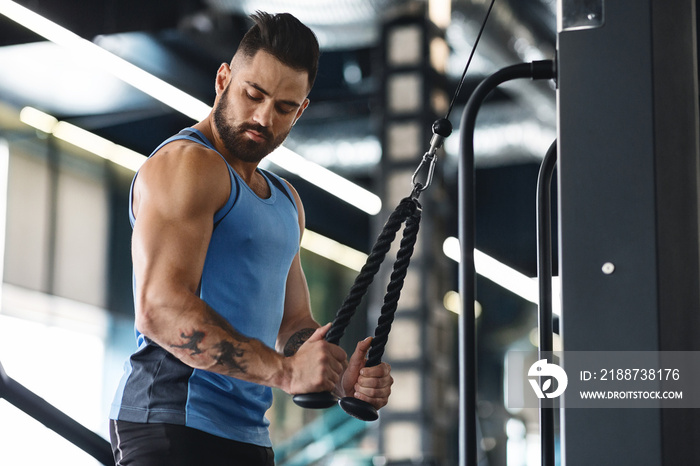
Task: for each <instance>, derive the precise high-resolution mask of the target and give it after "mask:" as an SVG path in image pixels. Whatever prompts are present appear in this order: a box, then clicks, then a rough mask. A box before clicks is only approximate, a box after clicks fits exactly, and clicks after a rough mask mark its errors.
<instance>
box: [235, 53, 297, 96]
mask: <svg viewBox="0 0 700 466" xmlns="http://www.w3.org/2000/svg"><path fill="white" fill-rule="evenodd" d="M239 55H241V56H239ZM231 68H232V70H233V72H234V73H238V72H240V73H241V78H242V79H243V80H244V81H246V82H253V83H255V84H257V85H258V86H261V87H263V88H265V89H266V88H267V87H269V86H274V87H275V88H277V87H279V86H283V87H284V88H285V90H286V91H287V92H295V93H296V92H297V91H298V92H300V93H302V94H303V97H306V96H307V95H308V92H309V91H310V89H309V88H308V82H309V81H308V79H309V73H308V72H307V71H306V70H299V69H296V68H292V67H291V66H289V65H286V64H285V63H283V62H282V61H280V60H279V59H277V58H276V57H275V56H274V55H272V54H270V53H268V52H265V51H264V50H259V51H258V52H256V54H255V55H254V56H252V57H249V56H243V54H236V56H234V59H233V61H232V66H231Z"/></svg>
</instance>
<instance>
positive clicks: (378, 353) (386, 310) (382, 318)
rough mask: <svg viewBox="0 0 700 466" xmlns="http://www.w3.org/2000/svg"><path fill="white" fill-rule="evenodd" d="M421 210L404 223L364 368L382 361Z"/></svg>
mask: <svg viewBox="0 0 700 466" xmlns="http://www.w3.org/2000/svg"><path fill="white" fill-rule="evenodd" d="M420 219H421V210H420V209H416V210H415V211H414V212H413V214H412V215H411V216H410V217H409V218H408V220H407V221H406V228H404V230H403V238H402V239H401V246H400V248H399V251H398V253H396V262H394V269H393V271H392V273H391V277H390V281H389V285H388V286H387V290H386V294H385V295H384V304H383V305H382V309H381V313H380V315H379V320H378V323H377V328H376V330H375V331H374V338H373V339H372V345H371V346H370V349H369V353H368V356H367V362H366V364H365V366H367V367H372V366H377V365H379V363H380V362H381V360H382V355H383V354H384V348H385V347H386V344H387V341H388V340H389V332H390V331H391V324H392V323H393V322H394V315H395V314H396V308H397V306H398V302H399V297H400V296H401V288H403V283H404V279H405V278H406V272H407V271H408V265H409V263H410V262H411V255H413V248H414V246H415V244H416V238H417V236H418V227H419V226H420Z"/></svg>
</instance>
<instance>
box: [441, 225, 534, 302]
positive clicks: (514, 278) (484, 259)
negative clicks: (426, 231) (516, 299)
mask: <svg viewBox="0 0 700 466" xmlns="http://www.w3.org/2000/svg"><path fill="white" fill-rule="evenodd" d="M442 251H443V252H444V253H445V255H446V256H447V257H449V258H450V259H452V260H454V261H455V262H459V261H460V259H461V252H460V247H459V240H458V239H457V238H455V237H454V236H451V237H449V238H447V239H446V240H445V241H444V242H443V243H442ZM474 269H475V270H476V273H478V274H479V275H481V276H482V277H485V278H488V279H489V280H491V281H492V282H494V283H496V284H498V285H500V286H502V287H503V288H505V289H507V290H509V291H511V292H513V293H515V294H516V295H518V296H520V297H521V298H523V299H526V300H527V301H530V302H531V303H535V304H537V303H538V302H539V291H538V289H537V283H536V282H533V280H532V279H531V278H530V277H528V276H526V275H523V274H522V273H520V272H518V271H517V270H514V269H512V268H511V267H508V266H507V265H505V264H504V263H502V262H499V261H497V260H496V259H494V258H493V257H491V256H489V255H488V254H484V253H483V252H481V251H479V250H478V249H474Z"/></svg>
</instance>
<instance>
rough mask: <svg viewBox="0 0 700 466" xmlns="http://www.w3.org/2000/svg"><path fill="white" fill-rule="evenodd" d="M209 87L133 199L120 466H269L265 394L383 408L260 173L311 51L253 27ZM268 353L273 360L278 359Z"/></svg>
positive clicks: (142, 174)
mask: <svg viewBox="0 0 700 466" xmlns="http://www.w3.org/2000/svg"><path fill="white" fill-rule="evenodd" d="M253 19H254V21H255V25H254V26H253V27H252V28H251V29H250V30H249V31H248V33H246V35H245V37H244V38H243V40H242V41H241V44H240V45H239V48H238V50H237V51H236V54H235V55H234V57H233V60H232V61H231V63H230V65H229V64H222V65H221V67H220V68H219V70H218V72H217V75H216V99H215V101H214V106H213V110H212V112H211V114H210V115H209V116H207V118H205V119H204V120H203V121H201V122H199V123H197V124H196V125H194V126H193V127H192V128H188V129H186V130H183V131H182V132H180V133H179V134H178V135H176V136H174V137H172V138H170V139H168V140H166V141H165V142H164V143H163V144H161V146H160V147H158V148H157V149H156V150H155V151H154V153H153V154H152V155H151V157H150V158H149V159H148V160H147V161H146V162H145V163H144V164H143V166H142V168H141V169H140V170H139V172H138V173H137V175H136V176H135V177H134V182H133V184H132V188H131V196H130V197H131V206H130V216H131V220H132V225H133V239H132V256H133V262H134V297H135V309H136V319H135V326H136V335H137V343H138V349H137V350H136V352H135V353H134V354H133V355H132V356H131V357H130V359H129V361H128V362H127V364H126V370H125V374H124V376H123V378H122V381H121V383H120V386H119V389H118V390H117V394H116V396H115V401H114V403H113V406H112V411H111V413H110V418H111V419H112V421H111V422H110V434H111V438H112V445H113V450H114V455H115V460H116V462H117V464H119V465H123V466H126V465H155V464H158V465H160V464H162V465H168V466H174V465H203V464H205V465H208V466H209V465H220V464H221V465H223V464H226V465H272V464H274V459H273V453H272V450H271V443H270V436H269V433H268V421H267V420H266V419H265V416H264V415H265V411H266V410H267V409H268V408H269V407H270V404H271V401H272V393H271V388H270V387H278V388H280V389H282V390H284V391H285V392H287V393H290V394H296V393H308V392H318V391H328V390H334V391H336V393H338V394H339V395H341V396H342V395H349V396H354V397H356V398H359V399H361V400H364V401H367V402H369V403H370V404H372V405H373V406H375V407H376V408H381V407H382V406H384V405H385V404H386V403H387V399H388V397H389V394H390V391H391V384H392V382H393V381H392V378H391V376H390V373H389V367H388V366H387V365H386V364H381V365H379V366H375V367H366V368H365V367H364V359H365V355H366V353H367V350H368V349H369V344H370V339H366V340H363V341H361V342H359V343H358V345H357V348H356V350H355V352H354V354H353V355H352V356H351V357H350V360H349V361H347V356H346V354H345V352H344V351H343V350H342V349H341V348H340V347H338V346H336V345H332V344H329V343H327V342H326V341H325V340H324V338H323V337H324V335H325V333H326V331H327V330H328V325H326V326H324V327H320V326H319V325H318V324H317V323H316V322H315V321H314V319H313V317H312V315H311V310H310V304H309V292H308V288H307V285H306V279H305V277H304V273H303V271H302V268H301V264H300V260H299V241H300V238H301V235H302V234H303V231H304V210H303V207H302V204H301V200H300V199H299V196H298V194H297V193H296V191H295V190H294V189H293V188H292V186H291V185H289V184H288V183H287V182H286V181H284V180H282V179H280V178H278V177H277V176H275V175H273V174H271V173H269V172H266V171H263V170H261V169H259V168H258V164H259V162H260V161H261V160H262V159H263V158H264V157H265V156H266V155H267V154H269V153H270V152H271V151H272V150H274V149H275V148H276V147H277V146H279V145H280V144H281V143H282V142H283V141H284V139H285V138H286V136H287V134H289V131H290V130H291V128H292V126H293V125H294V123H295V122H296V121H297V120H298V119H299V117H301V115H302V113H303V112H304V110H305V109H306V107H307V106H308V104H309V99H308V98H307V96H308V94H309V91H310V90H311V87H312V85H313V82H314V79H315V77H316V70H317V66H318V55H319V51H318V43H317V41H316V38H315V37H314V34H313V33H312V32H311V31H310V30H309V29H308V28H307V27H306V26H304V25H303V24H301V23H300V22H299V21H298V20H297V19H296V18H294V17H293V16H291V15H289V14H280V15H269V14H265V13H257V14H256V15H253ZM273 348H276V350H275V349H273Z"/></svg>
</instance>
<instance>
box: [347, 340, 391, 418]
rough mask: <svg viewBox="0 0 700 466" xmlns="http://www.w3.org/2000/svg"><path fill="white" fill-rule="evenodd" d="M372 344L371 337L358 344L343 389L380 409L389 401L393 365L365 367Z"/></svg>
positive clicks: (351, 358) (348, 394) (383, 364)
mask: <svg viewBox="0 0 700 466" xmlns="http://www.w3.org/2000/svg"><path fill="white" fill-rule="evenodd" d="M371 344H372V338H371V337H367V338H365V339H364V340H362V341H360V342H359V343H358V344H357V347H356V348H355V352H354V353H353V355H352V356H351V357H350V362H349V363H348V368H347V369H346V370H345V373H344V374H343V378H342V384H341V389H342V391H343V393H344V394H345V396H352V397H355V398H357V399H358V400H362V401H366V402H367V403H369V404H371V405H372V406H374V407H375V408H376V409H380V408H382V407H383V406H385V405H386V404H387V402H388V401H389V395H390V394H391V385H392V384H393V383H394V379H393V378H392V377H391V367H390V366H389V364H387V363H385V362H383V363H381V364H379V365H378V366H374V367H365V360H366V357H367V352H368V351H369V348H370V345H371Z"/></svg>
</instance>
